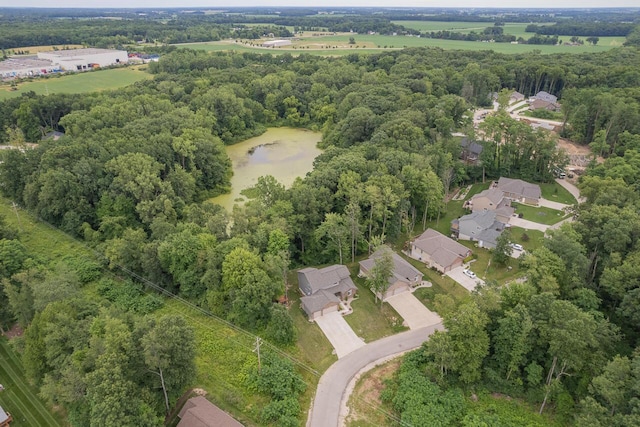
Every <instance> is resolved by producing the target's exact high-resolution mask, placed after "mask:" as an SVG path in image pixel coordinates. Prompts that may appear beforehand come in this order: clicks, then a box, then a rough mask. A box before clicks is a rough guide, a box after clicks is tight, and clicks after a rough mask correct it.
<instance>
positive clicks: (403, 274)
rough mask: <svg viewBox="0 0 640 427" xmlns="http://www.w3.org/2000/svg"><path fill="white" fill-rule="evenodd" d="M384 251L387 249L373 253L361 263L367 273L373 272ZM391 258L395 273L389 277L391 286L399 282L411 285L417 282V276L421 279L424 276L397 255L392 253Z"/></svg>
mask: <svg viewBox="0 0 640 427" xmlns="http://www.w3.org/2000/svg"><path fill="white" fill-rule="evenodd" d="M384 250H385V249H378V250H377V251H376V252H374V253H372V254H371V256H370V257H369V258H367V259H365V260H362V261H360V265H361V266H362V267H364V268H365V269H366V270H367V271H371V269H372V268H373V266H374V264H375V262H376V259H377V258H379V257H381V256H382V253H383V251H384ZM388 250H390V249H388ZM391 257H392V258H393V272H392V274H391V276H390V277H389V283H390V284H394V283H396V282H397V281H401V282H405V283H409V284H411V283H413V282H415V278H416V277H417V276H419V277H422V276H423V274H422V272H421V271H420V270H418V269H417V268H415V267H414V266H412V265H411V264H409V263H408V262H407V261H406V260H405V259H404V258H402V257H401V256H400V255H398V254H397V253H395V252H393V251H392V252H391Z"/></svg>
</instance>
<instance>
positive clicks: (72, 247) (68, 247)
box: [0, 198, 95, 262]
mask: <svg viewBox="0 0 640 427" xmlns="http://www.w3.org/2000/svg"><path fill="white" fill-rule="evenodd" d="M0 214H1V215H3V216H4V217H5V219H6V221H7V224H9V225H10V226H11V227H13V228H15V229H16V230H21V231H20V233H19V238H20V242H21V243H22V244H23V245H24V246H25V247H26V248H27V249H28V250H29V253H30V254H31V256H34V257H38V258H41V259H44V260H48V261H54V262H55V261H60V260H63V259H68V258H73V257H88V258H90V259H94V258H95V254H94V253H93V252H92V251H91V250H90V249H89V248H87V247H85V246H83V245H82V244H80V243H79V242H77V241H76V240H74V239H73V238H71V237H70V236H67V235H66V234H64V233H62V232H61V231H58V230H56V229H53V228H51V227H49V226H47V225H46V224H43V223H41V222H39V221H36V220H35V219H34V218H32V217H31V215H30V214H29V213H27V212H25V211H23V210H20V209H18V215H19V217H20V221H19V222H18V217H17V216H16V213H15V211H14V210H13V209H12V208H11V203H10V202H9V201H8V200H6V199H3V198H0Z"/></svg>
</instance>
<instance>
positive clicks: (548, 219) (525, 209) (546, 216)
mask: <svg viewBox="0 0 640 427" xmlns="http://www.w3.org/2000/svg"><path fill="white" fill-rule="evenodd" d="M511 206H513V207H514V208H515V210H516V213H517V214H522V218H524V219H526V220H529V221H533V222H537V223H540V224H547V225H553V224H556V223H558V222H560V221H562V220H563V219H565V218H566V217H567V215H565V214H564V213H563V212H561V211H558V210H555V209H551V208H547V207H545V206H537V207H536V206H529V205H524V204H521V203H511Z"/></svg>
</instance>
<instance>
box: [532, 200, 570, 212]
mask: <svg viewBox="0 0 640 427" xmlns="http://www.w3.org/2000/svg"><path fill="white" fill-rule="evenodd" d="M538 205H540V206H544V207H546V208H551V209H555V210H557V211H561V210H563V209H564V208H568V207H570V206H571V205H565V204H564V203H560V202H554V201H553V200H547V199H544V198H540V200H538Z"/></svg>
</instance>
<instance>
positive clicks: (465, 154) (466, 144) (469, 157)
mask: <svg viewBox="0 0 640 427" xmlns="http://www.w3.org/2000/svg"><path fill="white" fill-rule="evenodd" d="M460 148H462V151H461V152H460V158H461V159H462V160H464V161H466V162H469V163H475V162H477V161H478V160H479V159H480V154H481V153H482V145H480V144H479V143H478V142H476V141H473V140H471V139H469V138H467V137H464V138H462V139H461V140H460Z"/></svg>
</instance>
